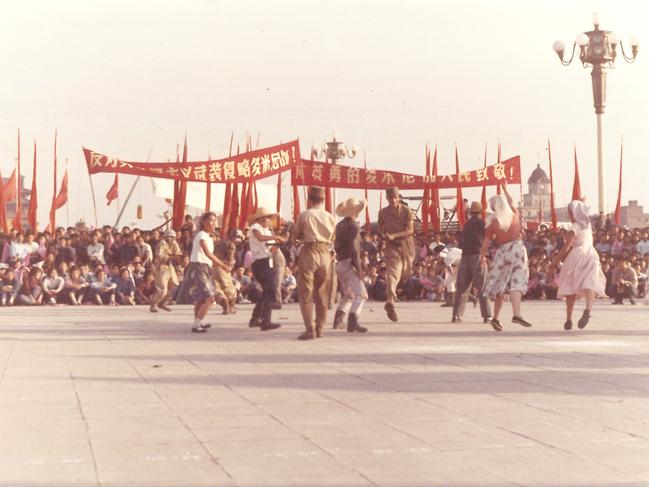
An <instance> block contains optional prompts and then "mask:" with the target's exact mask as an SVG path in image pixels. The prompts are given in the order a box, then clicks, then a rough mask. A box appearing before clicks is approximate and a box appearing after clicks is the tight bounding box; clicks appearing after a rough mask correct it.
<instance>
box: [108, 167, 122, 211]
mask: <svg viewBox="0 0 649 487" xmlns="http://www.w3.org/2000/svg"><path fill="white" fill-rule="evenodd" d="M117 176H118V174H117V173H115V180H114V181H113V185H112V186H111V187H110V189H109V190H108V193H106V199H107V200H108V201H107V203H106V204H107V205H108V206H110V204H111V203H112V202H113V200H116V199H117V198H118V197H119V191H118V187H119V182H118V179H117Z"/></svg>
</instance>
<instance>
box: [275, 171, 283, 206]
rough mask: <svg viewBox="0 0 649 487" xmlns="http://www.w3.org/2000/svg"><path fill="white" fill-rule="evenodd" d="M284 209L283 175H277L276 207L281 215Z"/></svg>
mask: <svg viewBox="0 0 649 487" xmlns="http://www.w3.org/2000/svg"><path fill="white" fill-rule="evenodd" d="M281 209H282V173H279V174H278V175H277V204H276V205H275V211H277V214H278V215H279V212H280V210H281Z"/></svg>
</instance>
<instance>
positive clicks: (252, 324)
mask: <svg viewBox="0 0 649 487" xmlns="http://www.w3.org/2000/svg"><path fill="white" fill-rule="evenodd" d="M248 326H249V327H250V328H259V327H260V326H261V321H259V320H250V321H249V322H248Z"/></svg>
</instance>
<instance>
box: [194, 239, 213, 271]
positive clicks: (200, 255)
mask: <svg viewBox="0 0 649 487" xmlns="http://www.w3.org/2000/svg"><path fill="white" fill-rule="evenodd" d="M201 240H205V244H206V245H207V250H209V251H210V252H214V240H212V237H211V236H210V234H209V233H207V232H204V231H202V230H201V231H200V232H198V233H197V234H196V235H195V236H194V241H193V242H192V255H191V257H190V259H189V260H190V261H191V262H199V263H201V264H207V265H208V266H209V267H212V261H211V260H210V259H209V258H208V257H207V255H205V252H203V249H202V248H201V243H200V242H201Z"/></svg>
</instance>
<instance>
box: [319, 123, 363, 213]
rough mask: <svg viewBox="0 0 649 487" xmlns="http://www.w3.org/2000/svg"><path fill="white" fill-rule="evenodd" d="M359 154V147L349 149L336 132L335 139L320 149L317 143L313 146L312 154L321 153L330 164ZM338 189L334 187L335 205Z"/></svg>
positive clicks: (334, 204)
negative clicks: (337, 137)
mask: <svg viewBox="0 0 649 487" xmlns="http://www.w3.org/2000/svg"><path fill="white" fill-rule="evenodd" d="M356 154H358V148H357V147H356V146H354V147H352V148H351V149H348V148H347V146H346V145H345V144H344V143H343V142H341V141H340V140H336V133H335V132H334V136H333V140H331V141H330V142H326V143H324V144H323V145H322V148H320V149H318V148H317V147H316V146H315V145H314V146H313V147H312V148H311V156H312V157H313V156H315V157H320V156H321V155H324V156H325V161H326V162H328V163H330V164H337V163H338V161H340V160H341V159H343V158H345V157H348V158H349V159H353V158H354V157H356ZM336 199H337V198H336V189H335V188H334V193H333V202H332V203H333V205H332V206H333V207H334V208H335V207H336Z"/></svg>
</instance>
